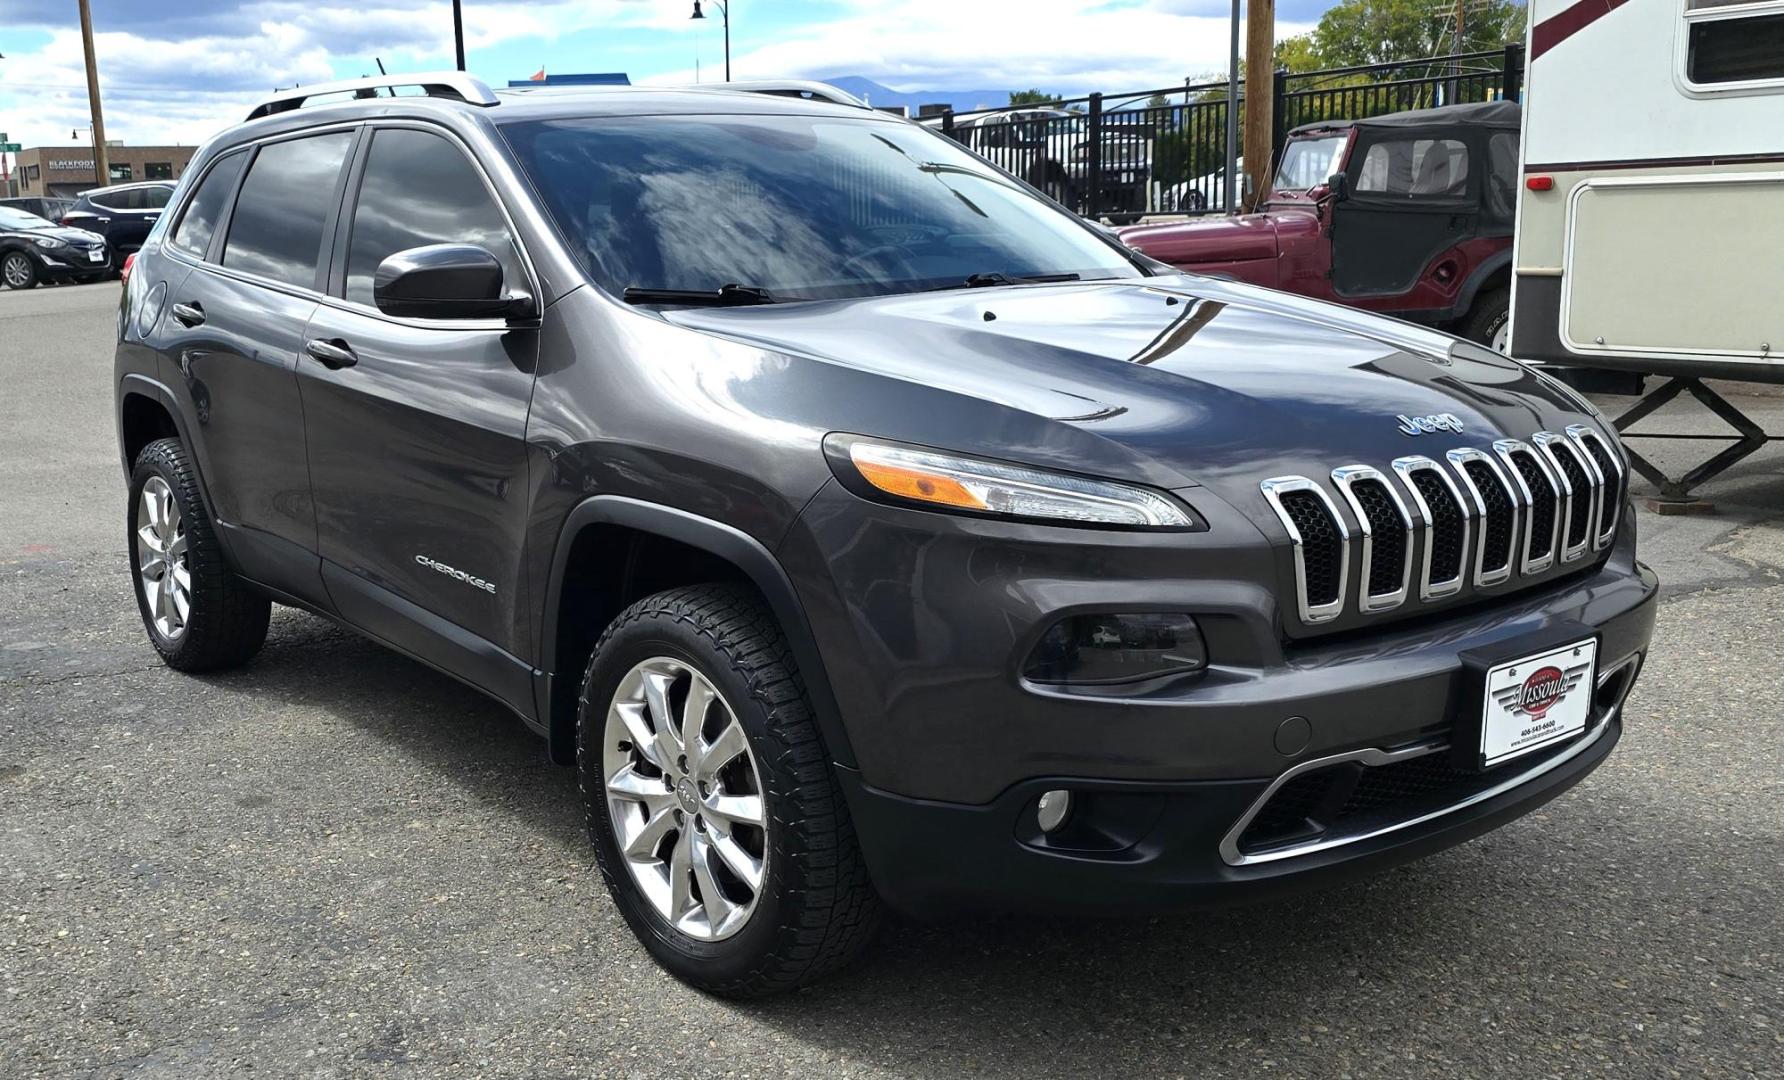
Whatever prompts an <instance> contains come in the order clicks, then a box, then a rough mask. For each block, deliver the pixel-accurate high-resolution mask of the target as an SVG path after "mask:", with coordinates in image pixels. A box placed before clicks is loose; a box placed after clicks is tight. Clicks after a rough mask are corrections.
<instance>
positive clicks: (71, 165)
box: [50, 158, 93, 172]
mask: <svg viewBox="0 0 1784 1080" xmlns="http://www.w3.org/2000/svg"><path fill="white" fill-rule="evenodd" d="M50 168H51V169H59V170H62V171H65V172H66V171H69V170H73V169H85V170H86V171H87V172H92V171H93V159H92V158H51V159H50Z"/></svg>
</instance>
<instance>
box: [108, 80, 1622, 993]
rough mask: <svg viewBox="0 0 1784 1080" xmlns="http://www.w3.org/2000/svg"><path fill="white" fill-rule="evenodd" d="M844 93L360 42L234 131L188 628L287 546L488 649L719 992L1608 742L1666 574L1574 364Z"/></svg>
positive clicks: (196, 237)
mask: <svg viewBox="0 0 1784 1080" xmlns="http://www.w3.org/2000/svg"><path fill="white" fill-rule="evenodd" d="M398 83H402V84H405V85H411V86H418V87H419V88H420V89H421V90H422V91H423V93H422V94H413V95H412V94H407V93H405V94H392V93H391V89H392V87H393V86H394V85H395V84H398ZM756 89H757V90H758V91H759V90H762V89H764V88H762V87H758V88H756ZM767 89H773V88H767ZM814 96H815V97H820V98H821V97H823V96H824V93H823V92H822V91H820V92H819V93H818V94H816V95H803V97H801V98H795V97H786V96H776V95H775V94H772V93H761V92H757V93H748V94H746V93H740V92H726V91H720V90H662V89H656V90H653V89H615V90H601V91H585V92H575V93H559V92H549V91H540V92H532V93H519V94H502V95H497V94H492V93H491V92H490V91H489V90H488V89H486V88H485V87H484V86H483V84H481V83H479V82H476V81H475V80H472V79H469V78H466V77H464V76H461V75H440V76H420V77H408V78H406V79H392V80H388V81H377V80H371V81H366V82H363V83H355V84H346V85H338V84H337V85H331V86H326V87H312V88H306V89H304V90H302V91H297V92H294V93H292V94H287V95H284V96H281V97H279V98H275V99H274V100H272V101H269V102H268V103H266V104H264V105H262V106H260V107H259V108H257V109H256V110H255V112H254V114H253V115H252V116H251V117H250V118H249V120H248V121H247V122H246V123H244V124H242V125H240V126H238V127H236V128H233V129H231V130H230V131H228V132H226V133H224V134H223V135H221V136H219V137H217V138H216V139H214V140H213V141H212V142H210V143H209V144H208V145H207V146H205V147H204V148H203V149H202V151H201V152H200V153H199V154H198V156H197V157H196V159H195V160H194V162H193V164H192V167H191V169H190V171H189V172H188V173H187V175H186V177H185V179H184V180H182V182H181V184H180V187H179V191H178V193H177V194H176V196H175V198H174V200H173V202H172V203H171V204H170V210H169V213H167V214H166V215H165V216H164V217H163V218H162V220H161V223H160V224H159V225H157V227H156V229H155V231H154V233H153V234H152V235H151V236H150V237H149V238H148V241H147V243H146V244H145V245H144V247H143V249H142V251H141V253H140V254H139V256H138V257H137V259H136V262H135V264H134V268H133V273H132V274H131V277H130V279H129V283H128V286H127V289H126V291H125V295H124V301H123V305H122V309H121V311H120V315H119V320H118V349H117V360H116V367H117V417H118V431H119V437H120V444H121V449H122V460H123V466H124V468H125V470H126V472H127V473H128V475H129V478H130V495H129V508H128V525H129V538H130V560H131V569H132V571H133V572H134V576H135V580H136V581H137V583H138V600H139V603H140V606H141V609H142V616H143V622H144V624H145V626H146V628H147V631H148V635H149V639H150V641H151V643H152V644H153V646H154V647H155V649H156V650H158V651H159V652H160V654H161V655H162V656H163V657H164V658H165V659H166V661H167V663H168V664H170V665H172V666H173V667H175V668H179V669H181V670H189V671H196V670H203V669H214V668H220V667H225V666H228V665H232V664H240V663H242V662H244V661H246V660H247V659H248V658H249V657H250V656H252V655H253V654H254V653H255V651H256V650H257V649H258V648H259V647H260V645H261V643H262V640H263V638H264V636H265V633H266V628H267V619H268V610H269V602H278V603H283V604H290V605H294V606H298V607H302V608H306V609H309V610H311V611H314V612H318V613H320V614H322V615H325V616H327V617H329V618H332V619H335V620H338V621H340V622H341V623H343V624H345V625H348V626H351V627H353V628H354V629H356V630H359V631H361V632H363V633H365V634H366V635H368V636H370V637H372V638H375V639H376V640H378V641H381V642H384V643H386V644H388V645H389V646H391V647H392V648H395V649H397V650H400V651H401V652H403V653H405V654H407V655H409V656H412V657H414V658H416V659H418V660H420V661H422V662H424V663H427V664H429V665H431V666H433V667H435V668H437V669H439V670H440V671H443V672H445V673H447V674H450V675H452V676H454V677H455V678H458V679H460V680H462V681H463V682H465V683H466V684H467V685H469V686H471V687H474V688H475V689H477V690H480V691H482V692H484V693H486V694H488V695H490V696H491V697H493V698H495V699H496V700H497V701H500V702H502V703H503V704H504V705H506V706H508V707H509V708H510V709H512V710H513V711H514V712H515V713H516V714H518V715H519V716H520V718H521V719H522V721H524V722H525V723H526V724H527V725H528V726H530V727H532V728H533V729H535V730H536V731H537V732H538V733H539V734H540V735H542V736H543V737H545V739H546V740H548V744H549V747H550V753H551V756H552V758H553V760H555V761H558V762H562V763H563V764H565V765H572V766H574V767H575V768H576V769H577V770H578V772H579V775H580V777H581V783H582V791H583V796H584V800H585V807H586V814H587V824H588V828H589V834H590V838H591V840H592V842H593V844H594V848H595V853H596V856H597V858H598V860H599V863H600V867H601V870H602V873H603V875H604V876H605V878H606V881H607V885H608V887H609V889H610V890H611V892H612V896H613V900H614V903H615V904H616V905H617V907H618V908H619V910H620V911H621V912H622V913H623V914H624V916H625V918H626V919H627V920H628V922H629V923H630V924H631V926H632V927H633V929H634V930H635V931H636V932H637V934H638V936H639V938H640V940H641V941H642V942H643V943H644V945H645V947H646V948H647V949H648V950H649V951H650V952H651V953H652V954H653V955H654V956H655V957H656V958H657V959H658V960H659V961H660V962H661V963H663V964H664V965H665V966H666V967H667V968H669V969H670V970H671V971H673V972H674V973H675V974H676V975H678V976H680V977H682V978H683V979H685V980H687V981H689V982H690V983H693V984H695V985H697V986H700V987H703V988H707V989H710V990H713V991H716V992H720V993H726V994H733V995H748V994H759V993H765V992H770V991H774V990H780V989H786V988H788V987H791V986H795V985H798V984H801V983H803V982H805V981H808V980H810V979H812V978H814V977H816V976H818V975H820V974H822V973H824V972H826V971H829V970H832V969H834V968H835V967H837V966H839V965H841V964H842V963H844V962H845V961H847V960H848V959H849V958H850V957H851V956H852V955H853V954H855V952H856V951H857V950H858V949H859V948H860V947H861V946H862V945H863V944H864V943H865V941H866V940H867V938H868V936H869V935H870V933H871V931H872V928H873V927H874V925H875V922H876V917H877V913H878V912H879V910H880V907H881V904H882V903H889V904H892V905H894V906H896V907H899V908H902V909H905V910H913V911H919V912H929V911H939V910H946V909H956V908H960V907H963V906H964V907H973V906H978V907H985V906H990V907H1016V906H1022V907H1041V908H1050V909H1062V908H1063V909H1075V910H1081V911H1087V912H1104V911H1109V910H1114V909H1133V908H1139V909H1145V908H1157V907H1161V906H1171V905H1185V904H1195V903H1203V902H1212V901H1219V900H1224V899H1227V898H1236V897H1244V896H1255V895H1263V894H1265V893H1268V892H1270V891H1272V890H1275V889H1278V888H1282V887H1287V886H1291V885H1301V884H1307V883H1315V882H1320V881H1326V880H1330V879H1332V878H1334V877H1337V876H1339V875H1342V874H1344V873H1346V872H1350V871H1354V870H1357V869H1362V868H1370V869H1373V868H1377V867H1381V866H1384V865H1387V864H1390V863H1394V862H1397V861H1401V860H1405V859H1408V858H1411V857H1414V856H1416V855H1420V854H1423V853H1427V852H1431V851H1435V850H1438V849H1440V848H1443V847H1446V846H1448V845H1451V844H1455V843H1458V842H1460V841H1463V840H1466V839H1468V838H1469V837H1472V836H1475V835H1477V834H1479V833H1482V832H1484V831H1486V830H1488V829H1491V828H1493V827H1495V826H1497V825H1499V824H1502V823H1504V822H1506V821H1509V820H1511V819H1513V818H1515V817H1517V816H1518V815H1520V814H1523V813H1526V812H1528V811H1530V810H1531V809H1532V808H1534V807H1536V806H1538V805H1540V804H1541V803H1543V802H1544V801H1546V800H1548V799H1551V798H1553V797H1554V796H1555V795H1557V794H1558V793H1560V792H1561V791H1563V790H1565V789H1566V788H1567V787H1568V786H1570V785H1571V784H1573V783H1575V782H1577V781H1578V780H1579V779H1580V778H1581V777H1583V776H1584V775H1585V774H1586V773H1588V772H1590V771H1591V770H1592V769H1593V768H1594V767H1595V766H1597V765H1598V764H1599V763H1600V762H1601V761H1603V760H1604V758H1605V756H1606V755H1607V754H1609V753H1610V750H1611V747H1612V746H1613V745H1614V744H1615V743H1616V741H1617V738H1618V735H1619V732H1620V730H1621V720H1620V715H1619V711H1620V707H1621V704H1622V702H1623V699H1624V696H1625V695H1626V694H1627V693H1628V691H1629V688H1630V686H1631V684H1632V683H1633V682H1634V680H1635V677H1636V673H1637V670H1638V668H1639V667H1640V664H1641V661H1642V657H1643V654H1644V652H1645V650H1646V649H1647V647H1648V641H1649V637H1650V634H1651V632H1652V627H1653V618H1654V595H1655V580H1654V576H1653V574H1652V573H1651V572H1649V571H1648V570H1647V569H1646V568H1645V567H1643V566H1642V565H1641V564H1640V563H1639V562H1637V561H1636V557H1635V529H1634V524H1633V522H1632V520H1631V518H1630V514H1629V512H1628V509H1627V507H1626V493H1625V483H1624V478H1625V464H1624V458H1623V456H1622V452H1621V450H1620V449H1619V447H1618V444H1617V441H1616V439H1615V437H1614V436H1613V435H1612V434H1611V432H1610V430H1609V429H1608V428H1607V427H1606V426H1605V425H1604V423H1603V421H1602V419H1601V418H1600V417H1599V416H1598V414H1597V413H1595V412H1594V411H1593V410H1592V409H1591V408H1590V407H1589V406H1588V405H1587V404H1586V403H1584V402H1583V401H1581V400H1580V399H1579V398H1578V397H1576V396H1574V394H1572V393H1571V392H1570V391H1569V390H1567V389H1566V388H1565V387H1563V386H1561V385H1559V384H1558V383H1556V382H1553V381H1551V380H1550V379H1548V378H1546V377H1545V376H1543V375H1541V374H1539V373H1537V372H1535V371H1532V370H1530V369H1527V368H1525V367H1522V366H1520V365H1518V364H1516V363H1513V362H1511V361H1508V360H1505V359H1502V358H1500V357H1498V356H1496V355H1494V354H1492V353H1490V352H1487V351H1485V350H1483V349H1481V348H1478V347H1476V346H1473V345H1470V344H1467V343H1464V342H1460V341H1457V340H1456V339H1453V338H1450V337H1446V336H1444V335H1441V334H1438V333H1434V332H1431V331H1427V330H1424V329H1421V328H1418V327H1415V326H1411V325H1407V324H1403V323H1398V322H1393V321H1390V320H1386V319H1382V318H1377V317H1373V316H1369V315H1364V314H1360V313H1357V312H1353V311H1349V310H1345V309H1342V308H1337V307H1332V306H1327V305H1324V304H1319V303H1314V302H1310V301H1305V300H1302V299H1299V298H1296V297H1292V296H1287V295H1283V294H1280V293H1274V292H1269V291H1265V290H1262V289H1258V288H1253V287H1249V286H1245V285H1240V284H1236V283H1232V282H1226V281H1218V280H1213V279H1209V278H1201V277H1194V276H1186V275H1183V274H1179V273H1176V272H1174V271H1172V270H1170V269H1169V268H1168V267H1164V266H1162V265H1161V264H1157V263H1153V262H1150V261H1148V260H1147V259H1145V258H1144V257H1143V256H1139V255H1137V254H1135V253H1133V252H1131V251H1128V250H1125V249H1123V248H1122V247H1121V246H1120V245H1118V244H1116V243H1113V242H1112V241H1110V240H1109V239H1108V238H1107V237H1105V236H1103V235H1101V234H1100V233H1099V232H1098V231H1097V230H1095V229H1093V228H1090V227H1088V226H1086V225H1085V224H1084V223H1083V222H1081V221H1079V220H1078V219H1076V218H1074V217H1073V216H1071V215H1069V214H1067V213H1064V212H1062V211H1061V210H1060V209H1059V208H1058V207H1056V206H1054V205H1053V204H1051V203H1049V202H1047V201H1046V200H1045V199H1044V198H1042V197H1040V196H1038V194H1037V193H1036V192H1034V191H1032V190H1031V189H1029V188H1028V187H1026V186H1025V185H1024V184H1022V183H1021V182H1019V181H1017V180H1015V179H1013V178H1012V177H1010V176H1008V175H1006V174H1004V173H1002V172H1000V171H998V170H997V169H995V168H993V167H991V166H989V165H987V164H986V163H985V162H983V161H982V160H980V159H978V158H976V157H975V156H973V155H972V154H971V153H969V152H967V151H965V150H964V149H962V148H961V147H959V146H957V145H955V144H954V143H952V142H950V141H949V140H948V139H946V138H945V137H943V136H941V135H939V134H937V133H934V132H931V131H928V130H925V129H923V128H921V127H918V126H915V125H913V124H910V123H906V122H904V121H901V120H897V119H893V118H890V117H887V116H884V115H880V114H877V113H874V112H872V111H869V110H866V109H864V108H860V107H856V106H853V105H851V104H849V103H847V102H846V101H840V102H839V101H825V100H812V99H811V98H812V97H814ZM331 98H332V100H331Z"/></svg>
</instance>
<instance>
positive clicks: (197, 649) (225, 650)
mask: <svg viewBox="0 0 1784 1080" xmlns="http://www.w3.org/2000/svg"><path fill="white" fill-rule="evenodd" d="M156 477H159V478H160V479H161V481H162V482H164V483H165V484H166V485H167V487H168V488H169V490H170V491H171V493H172V498H173V500H174V502H175V504H176V505H177V507H178V509H179V514H180V524H181V526H182V528H183V529H184V534H185V542H186V543H185V569H186V571H187V573H188V575H189V578H190V581H191V592H190V595H191V604H190V608H189V613H188V615H187V617H186V619H185V625H184V627H183V628H182V629H180V630H179V632H178V633H177V635H174V636H169V635H168V634H165V633H163V632H162V631H161V629H160V628H159V627H157V626H156V625H155V619H154V617H153V616H152V614H151V612H150V607H149V599H148V597H147V595H146V594H145V591H144V587H143V578H142V562H141V553H140V551H139V544H138V541H137V533H138V530H139V529H141V528H142V527H143V525H144V524H145V522H144V521H143V520H142V514H143V510H142V507H143V496H142V492H143V487H144V486H145V485H146V484H148V483H149V482H150V481H151V479H153V478H156ZM124 538H125V543H126V545H127V546H128V548H129V550H130V581H131V587H132V589H133V590H134V591H135V593H136V607H137V611H138V612H139V613H140V614H141V615H142V621H143V629H144V630H146V631H148V635H149V642H150V644H152V645H154V646H155V651H156V652H158V653H160V654H161V659H162V660H164V661H166V663H167V666H168V667H171V668H175V669H177V670H179V671H214V670H217V669H219V668H228V667H235V666H237V665H239V664H243V663H246V662H247V661H248V660H249V659H250V658H251V657H253V655H254V654H255V653H257V652H259V651H260V646H261V645H263V644H265V642H266V629H267V623H268V621H269V620H270V619H271V616H272V602H271V601H270V600H268V599H267V597H266V596H265V595H264V594H262V593H260V592H258V591H256V590H255V589H254V587H253V586H252V585H249V584H248V583H247V582H245V581H243V580H242V579H241V578H239V577H237V576H236V575H235V573H234V571H232V570H230V568H229V566H228V564H227V562H225V560H224V558H223V551H222V549H221V547H220V546H219V545H218V542H217V536H216V531H215V530H214V529H213V528H212V527H211V519H210V515H209V514H208V513H207V512H206V511H205V506H204V500H202V499H201V498H199V495H198V476H197V470H196V469H195V468H194V467H193V465H192V462H191V459H190V458H188V457H187V455H186V448H185V446H184V445H182V444H181V442H180V441H179V440H178V439H159V440H157V441H155V442H152V443H150V444H149V445H147V446H145V447H143V450H142V452H141V453H140V454H138V455H137V456H136V467H135V468H134V469H133V470H132V471H131V474H130V505H129V508H128V509H127V510H126V512H125V533H124Z"/></svg>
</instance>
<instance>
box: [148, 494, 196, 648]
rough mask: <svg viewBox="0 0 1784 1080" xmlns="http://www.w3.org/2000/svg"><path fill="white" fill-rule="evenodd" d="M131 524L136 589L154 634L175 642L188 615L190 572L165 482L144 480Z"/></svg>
mask: <svg viewBox="0 0 1784 1080" xmlns="http://www.w3.org/2000/svg"><path fill="white" fill-rule="evenodd" d="M136 524H137V528H136V564H137V582H136V584H137V588H139V589H141V590H142V595H143V600H144V601H145V603H146V605H147V607H148V610H149V618H150V620H151V621H153V622H154V624H155V631H156V632H157V633H159V634H160V635H161V636H162V637H164V638H166V639H167V640H168V641H178V640H179V638H180V635H181V634H184V633H185V632H186V622H187V620H188V619H190V618H191V616H192V571H191V569H190V568H189V567H188V566H187V565H186V528H185V523H184V522H183V521H182V520H181V518H180V504H179V501H178V500H176V499H175V498H174V495H173V489H172V488H171V487H169V486H168V484H167V481H166V480H163V479H162V478H161V477H159V476H151V477H149V478H148V480H147V481H146V482H144V484H143V486H142V497H141V503H140V509H139V510H138V512H137V520H136Z"/></svg>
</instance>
